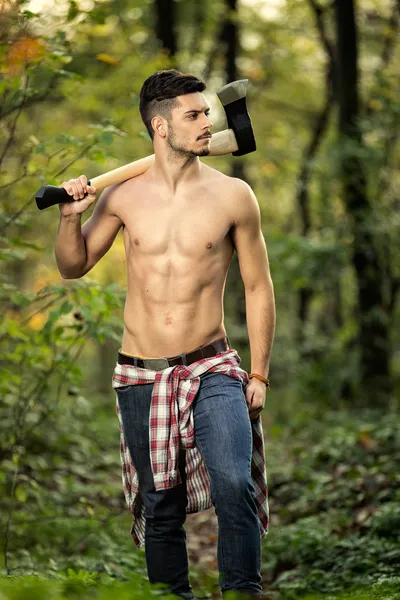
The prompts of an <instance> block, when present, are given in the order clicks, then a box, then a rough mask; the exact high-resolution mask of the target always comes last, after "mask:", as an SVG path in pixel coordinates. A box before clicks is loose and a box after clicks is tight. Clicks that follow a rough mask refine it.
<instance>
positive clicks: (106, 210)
mask: <svg viewBox="0 0 400 600" xmlns="http://www.w3.org/2000/svg"><path fill="white" fill-rule="evenodd" d="M62 187H64V188H65V189H66V190H67V191H68V192H69V193H71V192H73V193H71V195H73V196H74V199H75V200H74V201H72V202H70V203H64V204H60V213H61V214H60V224H59V229H58V236H57V241H56V247H55V256H56V261H57V266H58V270H59V271H60V273H61V275H62V277H64V279H77V278H80V277H83V275H85V274H86V273H87V272H88V271H90V269H92V267H94V265H95V264H96V263H97V262H98V261H99V260H100V258H101V257H102V256H104V254H105V253H106V252H107V251H108V250H109V249H110V248H111V246H112V243H113V241H114V239H115V238H116V236H117V233H118V231H119V230H120V228H121V226H122V225H123V223H122V221H121V219H120V218H119V217H118V216H117V215H116V214H115V213H114V212H113V205H114V204H115V199H116V189H117V187H118V186H111V187H109V188H106V189H105V190H104V192H103V193H102V195H101V196H100V198H99V200H98V201H97V203H96V206H95V208H94V211H93V214H92V215H91V217H90V218H89V219H88V220H87V221H86V223H85V224H84V225H83V227H82V226H81V220H82V214H83V212H84V211H85V210H87V208H88V207H89V206H90V205H91V204H92V203H93V202H94V201H95V200H96V196H95V190H94V188H91V187H90V186H87V185H86V178H85V177H84V176H81V177H80V178H78V179H76V180H70V181H69V182H64V183H63V185H62ZM86 189H87V191H88V192H89V195H88V196H87V197H86V198H83V199H81V200H79V198H82V197H83V194H84V192H85V191H86ZM93 190H94V191H93Z"/></svg>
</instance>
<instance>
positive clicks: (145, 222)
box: [124, 194, 232, 258]
mask: <svg viewBox="0 0 400 600" xmlns="http://www.w3.org/2000/svg"><path fill="white" fill-rule="evenodd" d="M124 224H125V229H124V239H125V243H126V244H127V245H128V247H129V251H130V252H131V253H132V252H137V253H144V254H154V255H164V256H167V255H171V256H172V255H183V256H186V257H188V258H190V257H193V258H194V257H199V256H201V255H204V254H211V253H212V254H215V253H218V252H219V251H221V250H222V249H225V248H226V246H227V244H228V245H231V239H230V237H229V231H230V229H231V227H232V217H231V213H230V211H229V209H228V208H227V205H226V202H224V201H223V200H221V199H218V198H216V196H215V195H214V194H212V195H211V196H210V197H209V198H202V199H201V198H199V199H196V198H193V199H190V200H188V201H187V202H176V203H168V202H165V201H162V200H160V199H157V198H155V199H154V198H153V199H148V202H142V201H141V202H138V203H137V204H136V206H135V210H134V212H133V211H132V212H129V213H128V211H127V212H126V214H125V215H124Z"/></svg>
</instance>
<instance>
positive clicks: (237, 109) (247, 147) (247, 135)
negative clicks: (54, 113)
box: [35, 79, 256, 210]
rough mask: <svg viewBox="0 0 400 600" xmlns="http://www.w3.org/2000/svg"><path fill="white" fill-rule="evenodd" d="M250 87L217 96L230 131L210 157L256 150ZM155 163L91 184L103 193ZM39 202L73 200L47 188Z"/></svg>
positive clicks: (240, 85) (232, 86)
mask: <svg viewBox="0 0 400 600" xmlns="http://www.w3.org/2000/svg"><path fill="white" fill-rule="evenodd" d="M247 84H248V79H241V80H239V81H233V82H232V83H228V84H227V85H225V86H224V87H223V88H222V89H220V90H219V92H217V96H218V98H219V99H220V100H221V103H222V106H223V107H224V109H225V113H226V118H227V121H228V129H225V130H224V131H220V132H218V133H215V134H214V135H212V137H211V150H210V156H221V155H223V154H230V153H232V154H233V156H243V155H244V154H248V153H249V152H253V151H254V150H255V149H256V142H255V139H254V134H253V128H252V125H251V120H250V116H249V114H248V112H247V105H246V91H247ZM153 161H154V154H151V155H150V156H146V157H145V158H141V159H139V160H135V161H134V162H131V163H129V164H127V165H124V166H122V167H118V168H117V169H113V170H112V171H108V173H103V175H99V176H98V177H94V178H93V179H92V180H91V181H88V184H89V185H93V186H94V187H95V188H96V190H97V191H99V190H103V189H104V188H106V187H108V186H109V185H113V184H115V183H121V182H122V181H126V180H127V179H130V178H131V177H137V175H141V174H142V173H144V172H145V171H147V169H148V168H149V167H150V166H151V165H152V164H153ZM35 200H36V204H37V207H38V209H39V210H43V209H44V208H48V207H49V206H53V205H54V204H59V203H60V202H72V201H73V197H72V196H70V195H69V194H68V192H67V191H66V190H65V189H64V188H60V187H57V186H53V185H45V186H43V187H41V188H40V190H39V191H38V192H37V194H36V195H35Z"/></svg>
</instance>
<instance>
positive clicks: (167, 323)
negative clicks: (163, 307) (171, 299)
mask: <svg viewBox="0 0 400 600" xmlns="http://www.w3.org/2000/svg"><path fill="white" fill-rule="evenodd" d="M165 324H166V325H172V315H171V313H168V314H167V316H166V317H165Z"/></svg>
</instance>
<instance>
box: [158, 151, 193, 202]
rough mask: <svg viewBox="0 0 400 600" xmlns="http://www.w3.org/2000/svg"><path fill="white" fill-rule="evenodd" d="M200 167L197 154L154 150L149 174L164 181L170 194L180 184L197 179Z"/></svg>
mask: <svg viewBox="0 0 400 600" xmlns="http://www.w3.org/2000/svg"><path fill="white" fill-rule="evenodd" d="M201 168H202V164H201V162H200V160H199V157H198V156H188V155H183V154H181V153H177V152H174V151H172V150H171V151H169V152H168V153H163V152H155V160H154V165H153V166H152V167H151V168H150V169H149V175H151V176H152V178H153V179H154V180H156V181H159V182H160V183H161V182H162V183H164V184H165V185H166V186H167V188H168V189H169V190H170V192H171V194H175V193H176V191H177V189H178V188H179V187H181V186H182V185H186V184H188V183H191V182H194V181H195V180H196V179H198V178H199V176H200V172H201Z"/></svg>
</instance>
